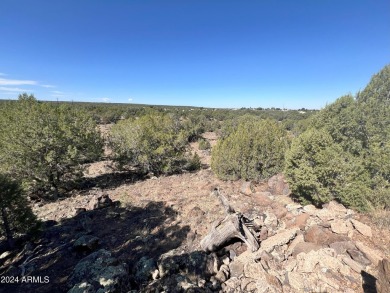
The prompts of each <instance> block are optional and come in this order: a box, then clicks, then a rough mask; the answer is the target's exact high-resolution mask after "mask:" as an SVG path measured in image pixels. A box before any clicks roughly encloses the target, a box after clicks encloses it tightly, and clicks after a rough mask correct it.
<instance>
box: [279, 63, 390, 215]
mask: <svg viewBox="0 0 390 293" xmlns="http://www.w3.org/2000/svg"><path fill="white" fill-rule="evenodd" d="M311 127H312V129H309V130H307V131H306V132H305V133H303V134H302V135H301V136H300V137H298V138H297V139H296V140H295V141H294V143H293V145H292V148H291V151H290V153H289V155H288V156H287V164H286V175H287V176H288V180H289V181H290V184H291V185H292V190H293V192H294V195H295V196H297V197H298V198H299V199H301V200H309V201H313V202H314V203H316V204H320V203H323V202H326V201H327V200H329V199H332V198H335V199H338V200H339V201H341V202H342V203H344V204H346V205H348V206H353V207H355V208H357V209H361V210H364V209H368V208H371V207H380V208H383V207H386V206H387V207H389V206H390V66H386V67H385V68H384V69H383V70H382V71H381V72H379V73H378V74H376V75H374V76H373V77H372V79H371V81H370V83H369V84H368V85H367V87H366V88H365V89H364V90H363V92H361V93H359V94H358V95H357V97H356V99H355V98H354V97H352V96H350V95H348V96H344V97H341V98H339V99H338V100H337V101H336V102H334V103H333V104H331V105H329V106H327V107H326V108H325V109H323V110H321V111H320V112H319V113H318V114H317V115H314V116H312V126H311ZM313 129H316V130H317V131H319V133H321V135H320V136H318V137H317V136H316V135H314V134H313V131H314V130H313ZM320 139H322V141H321V143H322V144H325V145H326V147H325V148H324V149H323V148H317V149H316V150H314V151H308V149H306V146H305V145H307V144H310V143H312V144H314V145H313V146H312V148H314V147H315V146H316V145H319V143H318V142H317V141H316V140H320ZM322 158H324V159H322ZM309 162H311V163H312V162H316V163H315V165H314V166H316V167H311V165H310V164H311V163H309ZM330 162H332V164H333V167H332V164H330ZM337 162H339V163H337ZM308 166H309V167H308ZM321 170H328V171H326V172H325V171H324V172H325V175H323V174H322V175H321V172H323V171H321ZM335 178H336V179H335ZM340 178H342V180H341V179H340Z"/></svg>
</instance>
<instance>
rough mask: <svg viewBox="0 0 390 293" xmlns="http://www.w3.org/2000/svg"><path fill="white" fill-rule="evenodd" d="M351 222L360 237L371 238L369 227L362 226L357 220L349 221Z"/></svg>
mask: <svg viewBox="0 0 390 293" xmlns="http://www.w3.org/2000/svg"><path fill="white" fill-rule="evenodd" d="M351 222H352V224H353V226H354V227H355V229H356V230H357V231H358V232H359V233H360V234H362V235H364V236H367V237H372V231H371V227H370V226H367V225H366V224H363V223H362V222H359V221H357V220H354V219H351Z"/></svg>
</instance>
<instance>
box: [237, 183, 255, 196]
mask: <svg viewBox="0 0 390 293" xmlns="http://www.w3.org/2000/svg"><path fill="white" fill-rule="evenodd" d="M253 191H254V187H253V185H252V182H250V181H247V182H244V183H243V184H242V185H241V189H240V192H241V193H242V194H245V195H251V194H252V193H253Z"/></svg>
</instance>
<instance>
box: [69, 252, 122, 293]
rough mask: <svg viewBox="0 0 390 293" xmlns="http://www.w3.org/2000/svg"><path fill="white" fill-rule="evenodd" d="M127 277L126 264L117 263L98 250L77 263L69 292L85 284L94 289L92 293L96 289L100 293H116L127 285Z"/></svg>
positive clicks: (70, 281) (70, 279)
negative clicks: (99, 290)
mask: <svg viewBox="0 0 390 293" xmlns="http://www.w3.org/2000/svg"><path fill="white" fill-rule="evenodd" d="M128 276H129V275H128V268H127V265H126V264H124V263H119V262H118V260H117V259H115V258H114V257H112V256H111V253H110V252H109V251H107V250H105V249H100V250H98V251H96V252H94V253H92V254H90V255H88V256H87V257H85V258H83V259H82V260H80V261H79V262H78V264H77V265H76V266H75V268H74V269H73V273H72V275H71V276H70V278H69V283H68V284H69V286H70V287H72V289H71V290H76V289H78V288H80V286H81V284H82V283H87V284H90V285H92V286H93V287H94V290H95V291H94V292H96V291H97V290H98V289H102V290H103V291H101V292H118V290H119V288H120V287H122V286H125V285H124V284H127V282H128ZM87 288H90V287H89V286H87ZM88 290H89V289H88ZM73 292H75V291H73Z"/></svg>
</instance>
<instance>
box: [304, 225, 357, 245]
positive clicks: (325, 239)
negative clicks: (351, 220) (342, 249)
mask: <svg viewBox="0 0 390 293" xmlns="http://www.w3.org/2000/svg"><path fill="white" fill-rule="evenodd" d="M348 240H350V238H349V237H347V236H344V235H338V234H334V233H332V232H331V231H329V230H328V229H326V228H324V227H321V226H319V225H313V226H311V227H310V228H309V229H308V230H307V231H306V233H305V241H306V242H312V243H316V244H320V245H330V244H331V243H334V242H340V241H348Z"/></svg>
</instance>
